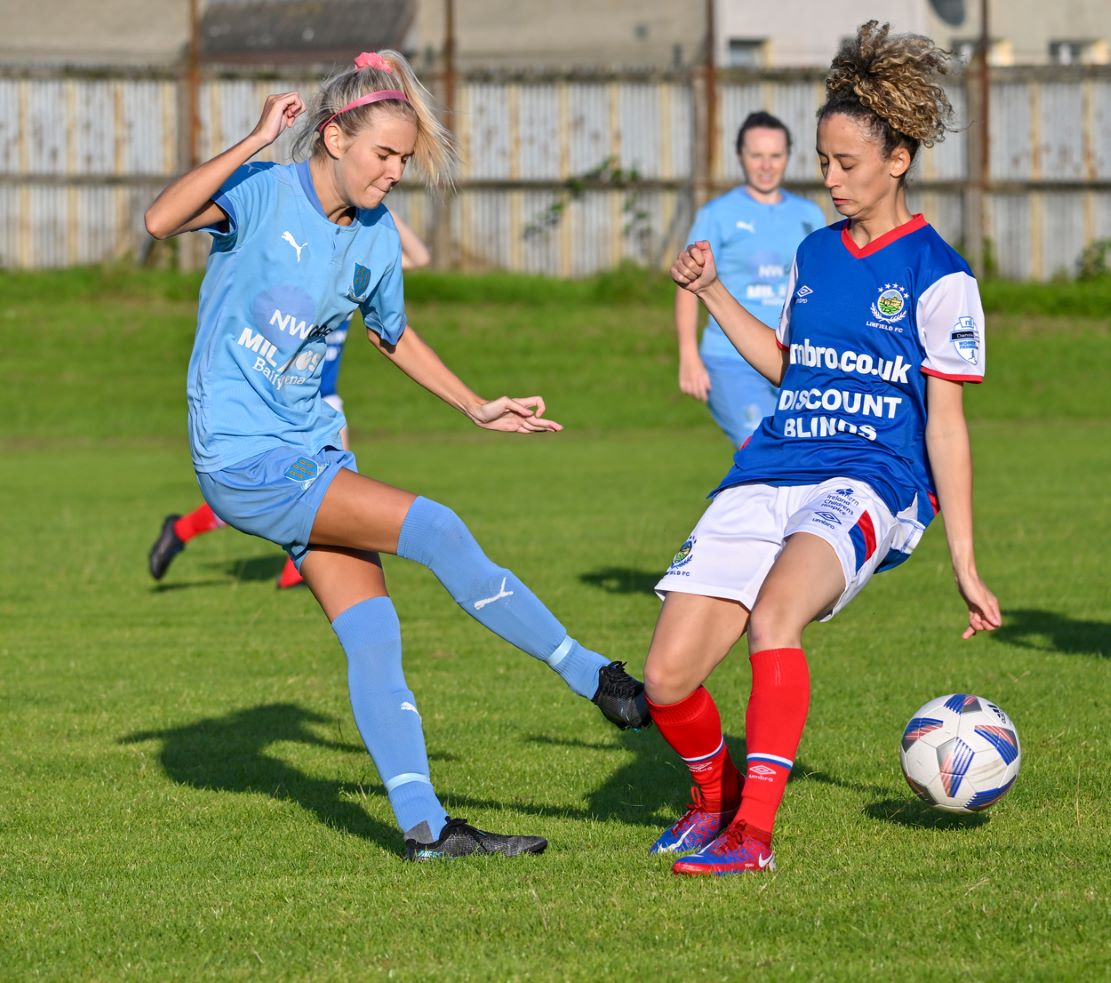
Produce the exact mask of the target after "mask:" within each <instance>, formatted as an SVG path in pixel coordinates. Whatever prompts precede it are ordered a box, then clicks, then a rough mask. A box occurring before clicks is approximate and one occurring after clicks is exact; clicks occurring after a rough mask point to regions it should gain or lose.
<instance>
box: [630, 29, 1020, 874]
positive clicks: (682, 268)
mask: <svg viewBox="0 0 1111 983" xmlns="http://www.w3.org/2000/svg"><path fill="white" fill-rule="evenodd" d="M946 67H947V60H946V55H945V53H944V52H942V51H940V50H939V49H938V48H936V47H935V46H934V44H933V43H932V42H931V41H930V40H928V39H927V38H923V37H918V36H914V35H902V36H894V35H891V34H890V31H889V27H888V26H887V25H884V26H883V27H879V26H878V25H877V23H876V22H875V21H870V22H869V23H867V24H865V25H863V26H862V27H861V28H860V29H859V31H858V32H857V35H856V37H855V38H854V39H852V40H850V41H847V42H845V44H844V45H843V46H842V48H841V50H840V52H839V53H838V55H837V57H836V58H835V59H834V62H833V65H832V67H831V70H830V73H829V76H828V78H827V80H826V91H827V101H826V103H825V105H824V106H823V107H822V108H821V109H820V110H819V113H818V134H817V147H818V160H819V164H820V166H821V171H822V175H823V177H824V179H825V186H826V188H827V190H828V191H829V194H830V197H831V199H832V203H833V206H834V207H835V208H836V209H837V211H838V212H839V213H840V214H841V215H843V216H845V218H844V221H841V222H838V223H836V224H834V225H832V226H830V227H829V228H825V229H821V230H819V231H817V232H814V233H812V234H811V235H810V236H808V237H807V238H806V239H804V240H803V242H802V243H801V244H800V246H799V249H798V252H797V254H796V257H795V263H794V265H793V267H792V271H791V275H790V280H789V286H788V293H787V301H786V303H785V305H784V309H783V314H782V317H781V320H780V325H779V328H778V330H777V332H776V333H775V334H774V335H773V334H772V333H771V332H769V331H768V330H767V328H766V327H765V326H764V325H763V324H761V323H760V322H759V321H758V320H757V319H756V318H754V317H753V316H752V315H751V314H749V313H748V312H746V311H745V310H744V308H743V307H742V306H741V305H740V304H739V303H738V302H737V301H736V300H735V299H734V298H733V297H732V296H731V295H730V294H729V292H728V291H727V290H726V289H725V288H724V287H723V286H722V284H721V282H720V280H718V278H717V274H716V270H715V266H714V256H713V253H712V250H711V248H710V246H709V244H708V243H706V242H696V243H694V244H693V245H691V246H689V247H688V248H687V249H686V250H685V251H684V252H683V253H681V254H680V255H679V257H678V259H677V260H676V261H675V264H674V266H673V267H672V271H671V272H672V277H673V278H674V279H675V281H676V282H677V283H678V284H679V285H680V286H681V287H683V288H685V289H687V290H689V291H690V292H691V293H693V294H695V295H696V296H697V297H698V298H699V299H700V300H701V301H702V302H703V304H704V305H705V306H706V308H707V309H708V310H709V312H710V314H711V315H712V316H713V317H714V319H715V320H716V321H717V323H718V324H720V325H721V327H722V330H723V331H724V332H725V334H726V335H727V336H728V337H729V339H730V341H732V342H733V344H734V345H735V346H736V347H737V349H738V350H739V351H740V353H741V354H742V355H743V356H744V358H745V359H746V360H747V361H748V362H749V363H750V364H751V365H753V366H754V367H755V368H756V369H758V370H759V371H760V372H762V373H763V374H764V376H766V377H767V378H768V379H769V381H771V382H772V383H773V384H775V385H778V386H780V394H779V398H778V402H777V405H776V411H775V414H774V415H773V416H771V417H766V418H765V419H764V420H763V421H762V422H761V424H760V426H759V428H758V429H757V430H756V432H755V433H754V434H753V436H752V438H751V439H750V440H749V441H748V442H747V444H746V445H745V446H744V447H743V448H742V449H741V450H740V451H738V452H737V453H736V455H735V456H734V464H733V467H732V469H731V470H730V471H729V473H728V474H727V475H726V477H725V478H724V480H723V481H722V482H721V484H720V485H719V487H718V488H717V489H716V490H715V492H714V495H713V501H712V502H711V504H710V506H709V507H708V508H707V510H706V512H705V513H704V514H703V516H702V518H701V519H700V520H699V522H698V524H697V526H696V527H695V529H694V532H693V533H692V534H691V536H690V537H689V538H688V539H687V541H686V542H685V543H684V544H683V546H682V548H681V549H680V551H679V553H678V554H677V555H676V557H675V559H674V560H673V561H672V564H671V566H670V568H669V569H668V571H667V573H666V574H665V575H664V577H663V578H662V579H661V581H660V583H659V584H658V586H657V591H658V592H659V593H660V594H661V596H662V597H664V604H663V608H662V611H661V613H660V617H659V621H658V622H657V625H656V630H655V634H654V636H653V639H652V644H651V648H650V651H649V654H648V660H647V663H646V665H645V687H646V693H647V695H648V698H649V706H650V709H651V712H652V717H653V719H654V720H655V722H656V724H657V726H658V727H659V729H660V733H661V734H662V735H663V736H664V738H665V739H666V740H667V742H668V743H669V744H670V745H671V747H672V748H674V749H675V751H676V752H677V753H678V754H679V755H680V756H681V757H682V758H683V760H684V761H685V763H686V764H687V765H688V767H689V769H690V772H691V775H692V777H693V780H694V783H695V784H694V789H693V801H692V803H691V805H690V807H689V808H688V810H687V812H686V813H685V814H684V815H683V816H682V817H681V818H680V819H679V820H678V821H677V822H676V823H675V824H674V825H673V826H672V827H671V828H669V829H668V830H666V831H665V832H664V833H663V834H662V835H661V836H660V838H659V839H658V840H657V841H656V843H655V844H654V845H653V847H652V852H655V853H664V854H670V855H681V854H688V855H686V856H681V857H680V859H678V860H676V861H675V863H674V864H673V868H672V869H673V870H674V871H675V872H676V873H679V874H734V873H745V872H749V871H762V870H769V869H772V868H773V867H774V855H773V852H772V833H773V831H774V826H775V817H776V812H777V810H778V808H779V805H780V802H781V800H782V797H783V793H784V790H785V788H786V784H787V778H788V776H789V774H790V771H791V768H792V766H793V763H794V757H795V753H796V750H797V748H798V744H799V740H800V739H801V736H802V731H803V726H804V724H805V721H806V716H807V711H808V709H809V702H810V679H809V671H808V668H807V662H806V657H805V655H804V653H803V649H802V634H803V630H804V629H805V627H806V626H807V625H808V624H809V623H810V622H811V621H815V620H820V621H824V620H827V619H828V618H831V617H832V616H833V615H834V614H836V613H837V612H838V611H840V610H841V609H842V608H844V607H845V605H846V604H847V603H848V602H849V601H850V600H851V599H852V598H853V597H854V596H855V595H856V594H857V593H858V592H859V591H860V590H861V588H862V587H863V586H864V584H865V583H867V581H868V580H869V578H870V577H871V576H872V574H873V573H875V572H876V571H877V570H883V569H886V568H889V567H892V566H894V565H896V564H898V563H899V562H901V561H902V560H905V559H906V558H907V556H909V554H910V553H911V551H912V550H913V549H914V547H915V546H916V545H917V543H918V540H919V539H920V538H921V536H922V533H923V531H924V529H925V527H926V525H927V524H928V523H929V522H930V520H931V519H932V518H933V515H934V514H935V511H936V508H937V507H938V506H939V507H940V509H941V510H942V511H943V512H944V513H945V534H946V539H947V542H948V546H949V553H950V556H951V559H952V564H953V572H954V575H955V578H956V581H957V588H958V590H959V591H960V593H961V596H962V597H963V598H964V601H965V603H966V604H967V606H968V626H967V628H966V629H965V631H964V637H965V638H970V637H971V636H972V635H975V634H976V633H977V632H979V631H987V630H991V629H994V628H997V627H999V625H1000V624H1001V622H1002V619H1001V615H1000V612H999V604H998V602H997V601H996V599H995V597H994V595H993V594H992V593H991V591H990V590H988V588H987V586H986V585H985V584H984V582H983V581H982V580H981V579H980V576H979V573H978V572H977V569H976V562H975V557H974V553H973V536H972V459H971V452H970V446H969V438H968V429H967V426H966V423H965V418H964V409H963V385H964V383H966V382H980V381H981V380H982V379H983V374H984V327H983V311H982V307H981V304H980V299H979V293H978V290H977V287H976V281H975V280H974V279H973V277H972V275H971V273H970V271H969V268H968V266H967V264H966V263H965V262H964V260H963V259H961V257H960V256H958V255H957V253H955V252H954V251H953V250H952V249H951V248H950V247H949V246H948V245H947V244H946V243H945V242H944V241H943V240H942V239H941V237H940V236H939V235H938V234H937V232H935V231H934V229H933V228H931V227H930V225H929V224H928V223H927V222H926V220H925V219H924V218H923V217H922V216H921V215H912V214H911V213H910V211H909V210H908V208H907V205H906V189H905V185H906V175H907V171H908V170H909V168H910V166H911V164H912V162H913V160H914V157H915V154H916V152H917V150H918V148H919V146H920V145H923V144H925V145H927V146H929V145H930V144H932V143H933V141H935V140H938V139H941V137H942V136H943V135H944V132H945V130H946V129H947V126H948V123H949V120H950V117H951V115H952V109H951V107H950V105H949V102H948V100H947V98H946V96H945V93H944V91H943V89H942V88H941V86H940V85H939V77H940V75H942V74H943V73H944V72H945V70H946ZM746 632H747V634H748V641H749V651H750V660H751V663H752V691H751V695H750V697H749V702H748V709H747V712H746V718H745V730H746V733H745V744H746V753H747V767H746V771H745V774H744V775H743V776H742V774H741V772H740V770H739V769H738V768H737V767H736V766H735V765H734V763H733V762H732V760H731V759H730V756H729V751H728V749H727V748H726V747H725V743H724V740H723V735H722V726H721V719H720V716H719V714H718V710H717V707H716V706H715V704H714V701H713V699H712V698H711V697H710V695H709V693H708V692H707V691H706V689H705V688H704V687H703V685H702V684H703V682H704V680H705V679H706V678H707V677H708V676H709V674H710V673H711V671H712V670H713V669H714V667H715V666H716V665H717V664H718V663H719V662H721V660H722V659H724V658H725V655H726V654H727V653H728V651H729V649H730V648H731V647H732V646H733V644H734V643H735V642H736V641H737V640H738V639H739V638H740V637H741V635H743V634H745V633H746Z"/></svg>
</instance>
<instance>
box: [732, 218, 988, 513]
mask: <svg viewBox="0 0 1111 983" xmlns="http://www.w3.org/2000/svg"><path fill="white" fill-rule="evenodd" d="M848 225H849V223H848V221H844V222H838V223H837V224H835V225H831V226H829V227H828V228H823V229H819V230H818V231H816V232H814V233H812V234H811V235H809V236H808V237H807V238H806V239H804V240H803V242H802V243H801V244H800V245H799V248H798V252H797V254H796V256H795V263H794V266H793V267H792V270H791V278H790V283H789V287H788V300H787V302H786V304H785V305H784V307H783V314H782V317H781V319H780V325H779V328H778V330H777V332H776V337H777V340H778V342H779V345H780V347H781V348H783V349H785V350H788V351H789V352H790V363H789V365H788V367H787V371H786V373H785V374H784V377H783V381H782V383H781V388H780V394H779V402H778V404H777V407H776V411H775V415H774V416H772V417H766V418H765V419H764V420H763V422H762V423H761V425H760V427H759V428H758V429H757V430H756V432H755V433H754V434H753V435H752V438H751V440H750V441H749V442H748V443H747V444H746V445H745V446H744V447H743V448H742V449H741V450H739V451H738V452H737V453H736V455H735V456H734V459H733V460H734V463H733V467H732V469H731V470H730V471H729V473H728V474H727V475H726V476H725V478H724V479H723V480H722V482H721V484H720V485H719V487H718V489H717V491H720V490H721V489H722V488H728V487H731V486H732V485H739V484H748V483H752V482H761V483H764V484H769V485H801V484H812V483H817V482H821V481H825V480H827V479H829V478H834V477H847V478H857V479H859V480H861V481H866V482H867V483H868V484H869V485H871V486H872V488H874V489H875V491H876V493H877V494H878V495H879V497H880V498H881V499H883V501H884V502H885V503H886V504H887V506H888V507H889V508H890V509H891V511H892V513H893V514H895V515H899V514H900V513H903V514H906V513H908V511H910V514H911V515H916V516H917V519H918V521H920V522H921V523H922V525H923V526H925V525H926V524H928V522H929V521H930V519H932V517H933V514H934V508H933V505H932V502H933V501H935V500H936V496H935V491H934V483H933V477H932V475H931V473H930V466H929V461H928V460H927V456H926V442H925V433H926V412H927V407H926V376H927V375H935V376H940V377H941V378H944V379H952V380H957V381H961V382H981V381H982V380H983V376H984V314H983V308H982V306H981V304H980V295H979V291H978V289H977V287H976V280H975V279H974V278H973V276H972V273H971V271H970V270H969V268H968V264H967V263H965V261H964V260H963V259H962V258H961V257H960V256H959V255H958V254H957V253H956V252H955V251H954V250H953V249H952V248H951V247H950V246H949V245H948V244H947V243H946V242H945V241H944V240H943V239H942V238H941V236H939V235H938V234H937V232H936V231H935V230H934V229H933V228H932V227H931V226H930V225H929V224H928V223H927V222H926V220H925V219H924V218H923V217H922V216H921V215H915V216H914V218H912V219H911V220H910V221H909V222H907V223H906V224H905V225H902V226H900V227H898V228H896V229H893V230H892V231H891V232H889V233H887V234H886V235H884V236H881V237H880V238H879V239H877V240H875V241H874V242H872V243H869V244H868V246H866V247H864V248H863V249H862V248H860V247H858V246H857V245H856V243H855V242H853V240H852V238H851V237H850V235H849V232H848Z"/></svg>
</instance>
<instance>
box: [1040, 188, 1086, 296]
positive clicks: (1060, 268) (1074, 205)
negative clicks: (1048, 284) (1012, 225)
mask: <svg viewBox="0 0 1111 983" xmlns="http://www.w3.org/2000/svg"><path fill="white" fill-rule="evenodd" d="M1039 197H1040V198H1041V199H1042V203H1041V204H1042V209H1043V214H1044V216H1045V220H1044V221H1043V222H1042V223H1041V233H1042V239H1041V263H1042V265H1041V269H1040V270H1038V271H1036V275H1037V276H1038V277H1039V279H1041V278H1043V277H1054V276H1061V275H1065V276H1074V275H1075V274H1076V261H1077V259H1078V258H1079V257H1080V252H1081V250H1082V249H1083V248H1084V204H1085V202H1084V200H1083V198H1082V197H1081V196H1080V195H1078V194H1075V193H1072V192H1068V191H1047V192H1044V193H1043V194H1041V195H1040V196H1039Z"/></svg>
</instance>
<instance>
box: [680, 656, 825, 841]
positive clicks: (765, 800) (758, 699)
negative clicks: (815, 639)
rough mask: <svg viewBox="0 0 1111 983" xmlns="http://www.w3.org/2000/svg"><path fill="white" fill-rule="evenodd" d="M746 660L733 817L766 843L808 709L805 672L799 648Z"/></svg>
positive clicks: (808, 676) (808, 690) (807, 687)
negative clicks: (743, 762)
mask: <svg viewBox="0 0 1111 983" xmlns="http://www.w3.org/2000/svg"><path fill="white" fill-rule="evenodd" d="M749 659H750V661H751V662H752V693H751V695H750V696H749V698H748V712H747V713H746V714H745V745H746V750H747V755H748V770H747V772H746V774H745V783H744V795H743V796H742V798H741V808H740V811H739V812H738V813H737V819H736V822H738V823H740V822H744V823H745V825H746V827H747V832H748V833H749V835H751V836H755V837H756V838H757V839H761V840H764V842H766V843H769V844H770V843H771V834H772V829H773V827H774V826H775V814H776V811H777V810H778V809H779V803H780V802H781V801H782V800H783V792H784V791H785V789H786V788H787V778H788V776H790V774H791V768H792V766H793V765H794V763H795V752H796V751H797V750H798V746H799V741H800V740H801V738H802V729H803V727H804V726H805V724H806V713H807V711H808V710H809V709H810V671H809V669H808V668H807V666H806V656H805V655H804V654H803V651H802V649H765V650H764V651H763V652H753V653H752V655H751V656H750V657H749ZM661 731H662V728H661ZM665 736H666V735H665Z"/></svg>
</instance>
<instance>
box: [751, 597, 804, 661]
mask: <svg viewBox="0 0 1111 983" xmlns="http://www.w3.org/2000/svg"><path fill="white" fill-rule="evenodd" d="M807 623H808V621H807V620H806V619H803V618H802V616H801V615H800V614H799V611H798V609H797V605H792V604H791V602H790V599H789V598H781V597H778V596H775V595H773V596H770V597H759V598H757V600H756V603H755V604H753V606H752V613H751V614H750V615H749V619H748V644H749V649H750V650H751V651H753V652H761V651H763V650H764V649H769V648H795V647H798V646H799V645H800V644H801V642H802V631H803V629H804V628H805V627H806V625H807Z"/></svg>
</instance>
